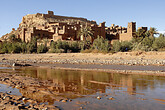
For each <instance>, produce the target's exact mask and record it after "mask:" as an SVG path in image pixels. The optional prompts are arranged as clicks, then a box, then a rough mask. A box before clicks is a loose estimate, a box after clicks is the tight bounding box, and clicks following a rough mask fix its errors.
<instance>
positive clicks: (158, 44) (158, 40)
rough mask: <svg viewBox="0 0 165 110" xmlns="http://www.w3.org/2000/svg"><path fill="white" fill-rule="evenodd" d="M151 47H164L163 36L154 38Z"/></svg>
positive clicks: (164, 38) (156, 48) (164, 39)
mask: <svg viewBox="0 0 165 110" xmlns="http://www.w3.org/2000/svg"><path fill="white" fill-rule="evenodd" d="M152 47H153V48H154V50H158V49H162V48H165V37H164V36H160V37H158V38H156V39H155V41H154V42H153V45H152Z"/></svg>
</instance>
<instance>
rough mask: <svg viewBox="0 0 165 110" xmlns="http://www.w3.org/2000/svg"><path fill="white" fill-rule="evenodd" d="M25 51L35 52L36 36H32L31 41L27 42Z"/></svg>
mask: <svg viewBox="0 0 165 110" xmlns="http://www.w3.org/2000/svg"><path fill="white" fill-rule="evenodd" d="M27 52H28V53H36V52H37V38H34V37H33V38H32V40H31V42H30V43H28V44H27Z"/></svg>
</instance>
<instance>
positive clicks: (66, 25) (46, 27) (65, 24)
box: [1, 11, 147, 43]
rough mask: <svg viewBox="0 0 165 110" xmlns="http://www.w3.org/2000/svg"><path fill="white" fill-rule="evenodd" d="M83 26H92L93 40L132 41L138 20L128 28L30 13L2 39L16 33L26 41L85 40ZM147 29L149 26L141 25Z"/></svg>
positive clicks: (82, 19) (48, 14) (52, 13)
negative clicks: (36, 39)
mask: <svg viewBox="0 0 165 110" xmlns="http://www.w3.org/2000/svg"><path fill="white" fill-rule="evenodd" d="M83 27H90V28H91V29H92V32H93V37H92V38H91V40H92V41H93V40H94V39H96V38H97V37H98V36H102V37H103V38H104V39H105V38H106V39H109V41H110V43H113V42H114V41H116V40H117V41H130V40H131V39H132V38H133V37H136V35H135V32H136V22H130V23H128V26H127V28H126V27H122V26H118V25H115V24H112V25H111V26H110V27H106V26H105V22H103V23H100V24H99V25H98V24H97V23H96V21H94V20H93V21H90V20H87V19H85V18H77V17H66V16H58V15H55V14H54V12H53V11H48V13H47V14H41V13H37V14H28V15H26V16H24V17H23V18H22V22H21V23H20V24H19V27H18V28H17V29H16V30H15V29H14V28H13V29H12V32H11V33H9V34H6V35H4V36H2V38H1V41H4V40H5V39H8V38H9V36H10V35H12V34H14V35H16V37H17V38H20V39H21V40H22V41H24V42H29V41H31V39H32V38H33V37H36V36H37V38H38V39H45V38H46V39H48V41H57V40H67V41H80V40H81V41H83V40H85V38H84V37H83V36H81V37H77V36H78V32H79V30H80V29H81V28H83ZM138 29H143V30H144V31H145V32H146V31H147V27H140V28H138Z"/></svg>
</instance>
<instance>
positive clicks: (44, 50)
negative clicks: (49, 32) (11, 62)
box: [37, 44, 48, 53]
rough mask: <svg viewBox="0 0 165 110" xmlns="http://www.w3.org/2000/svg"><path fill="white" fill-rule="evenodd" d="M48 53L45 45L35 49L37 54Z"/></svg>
mask: <svg viewBox="0 0 165 110" xmlns="http://www.w3.org/2000/svg"><path fill="white" fill-rule="evenodd" d="M47 51H48V48H47V47H46V45H43V44H41V45H39V46H38V47H37V53H46V52H47Z"/></svg>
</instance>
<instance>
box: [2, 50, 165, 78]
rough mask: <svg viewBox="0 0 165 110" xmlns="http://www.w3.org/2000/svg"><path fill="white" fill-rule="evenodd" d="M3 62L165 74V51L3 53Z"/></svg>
mask: <svg viewBox="0 0 165 110" xmlns="http://www.w3.org/2000/svg"><path fill="white" fill-rule="evenodd" d="M0 62H1V63H8V64H10V65H12V64H13V63H19V64H31V65H32V66H42V67H50V68H57V69H72V70H94V71H96V70H97V71H106V72H117V73H125V74H147V75H163V76H164V75H165V52H121V53H120V52H119V53H116V54H101V53H58V54H49V53H46V54H1V55H0Z"/></svg>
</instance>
